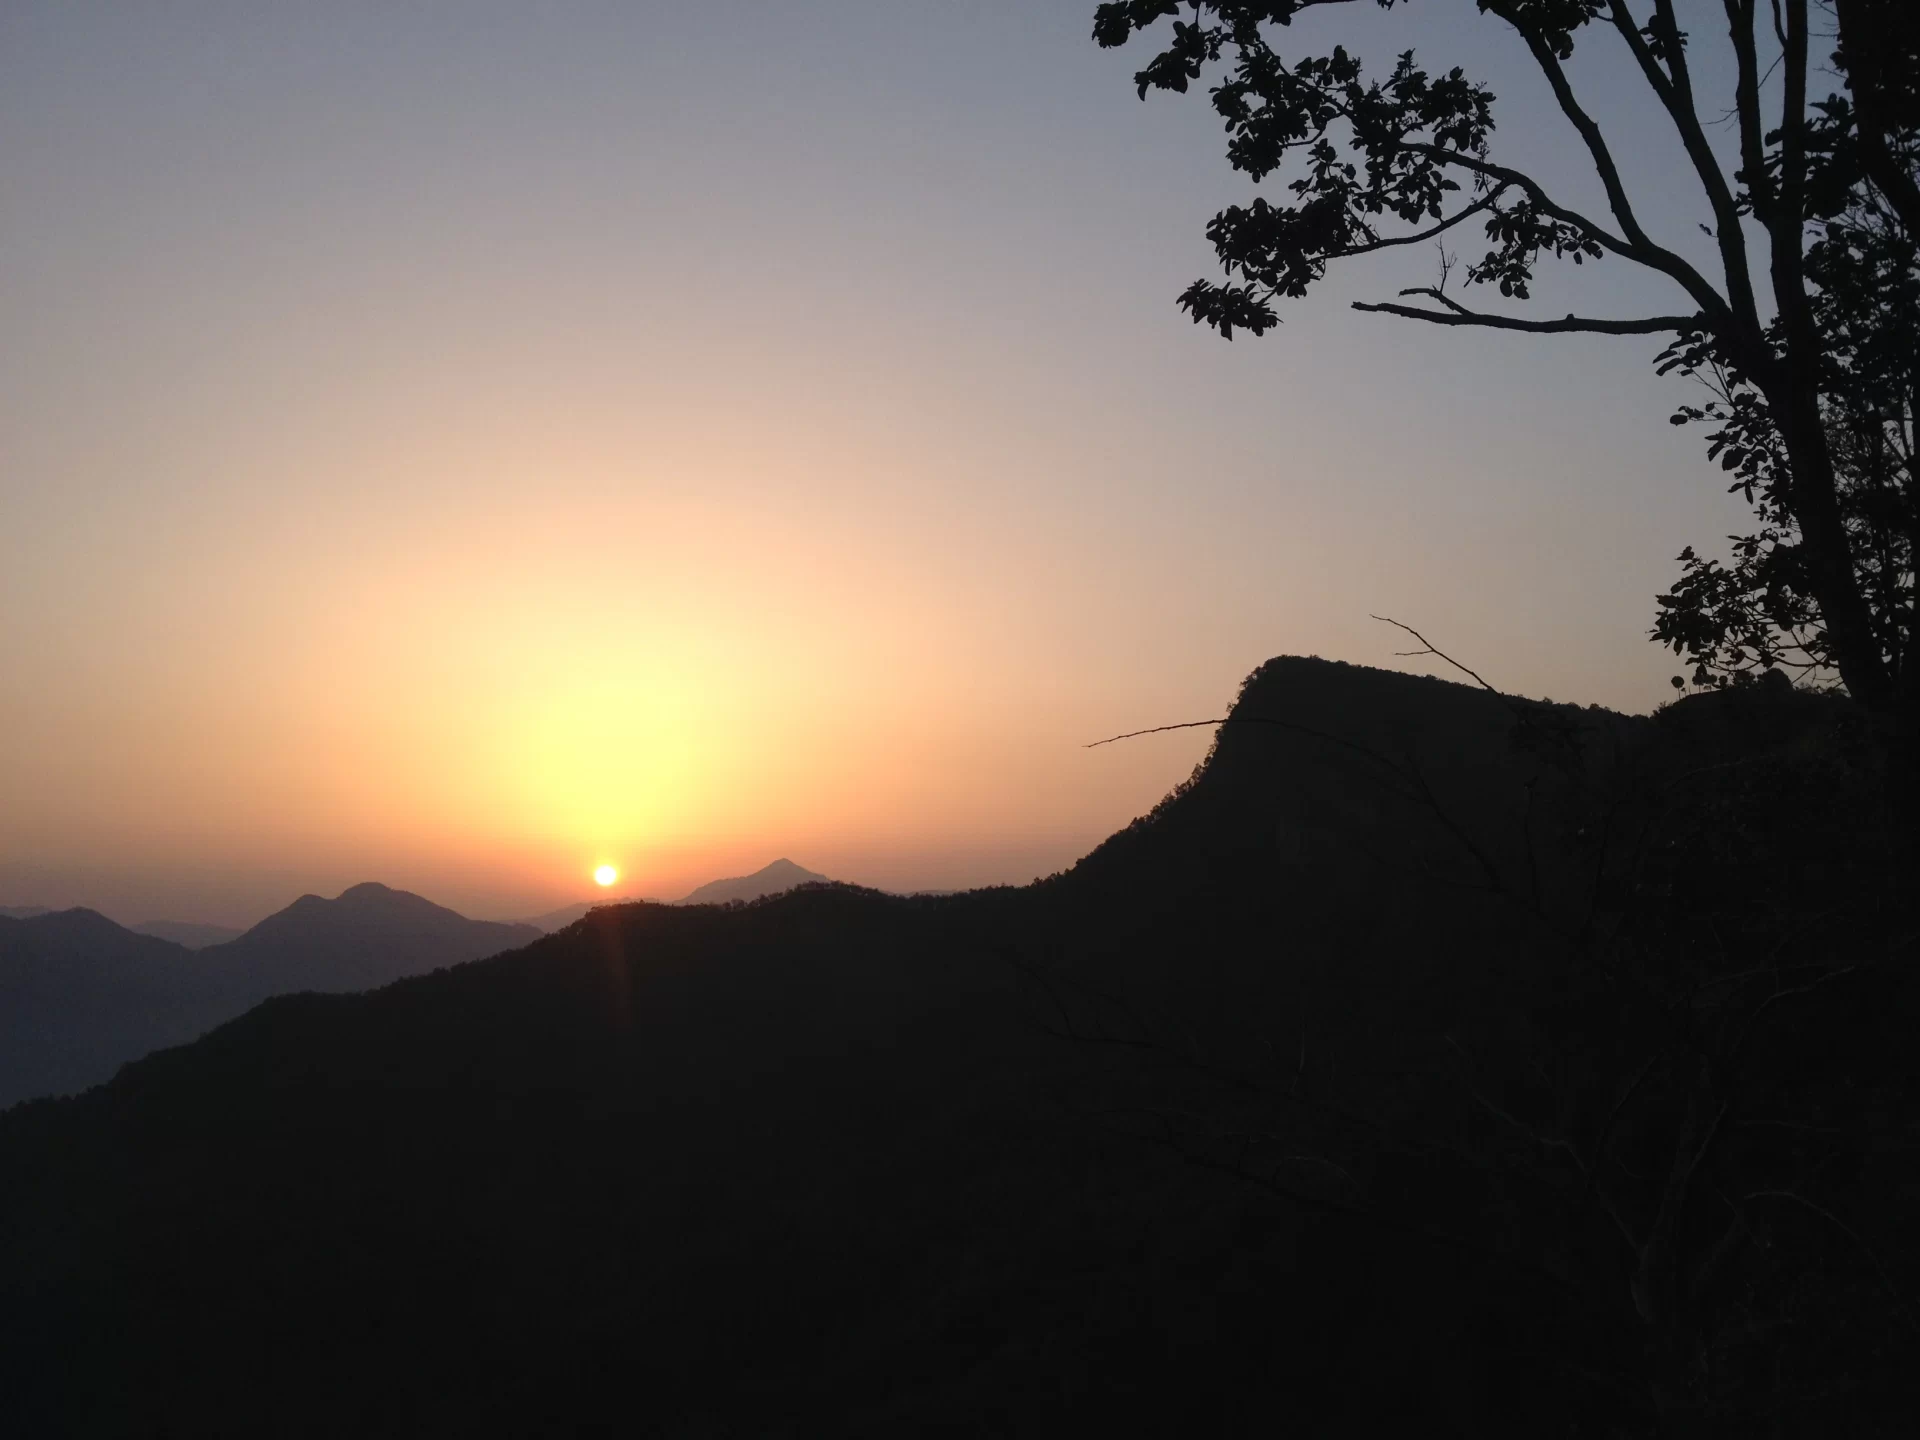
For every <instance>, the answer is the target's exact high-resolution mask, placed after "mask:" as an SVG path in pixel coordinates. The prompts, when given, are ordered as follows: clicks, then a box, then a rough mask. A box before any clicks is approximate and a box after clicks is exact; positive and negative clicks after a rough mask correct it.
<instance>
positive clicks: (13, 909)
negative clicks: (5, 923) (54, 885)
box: [0, 905, 47, 920]
mask: <svg viewBox="0 0 1920 1440" xmlns="http://www.w3.org/2000/svg"><path fill="white" fill-rule="evenodd" d="M46 913H47V907H46V906H44V905H0V920H31V919H32V918H33V917H34V916H36V915H45V914H46Z"/></svg>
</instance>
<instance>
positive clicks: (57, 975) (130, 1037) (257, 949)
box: [0, 884, 539, 1106]
mask: <svg viewBox="0 0 1920 1440" xmlns="http://www.w3.org/2000/svg"><path fill="white" fill-rule="evenodd" d="M149 928H155V927H149ZM168 928H172V929H176V930H185V931H187V932H189V933H198V932H200V931H203V930H209V929H213V928H215V927H195V926H171V927H168ZM228 933H229V934H230V935H231V933H232V932H228ZM538 938H539V932H538V931H537V930H534V929H533V928H531V927H530V926H525V925H500V924H495V923H492V922H490V921H484V920H469V919H467V918H466V917H465V916H464V915H459V914H456V913H455V912H453V911H452V910H448V909H446V908H444V907H442V906H439V905H435V904H433V903H432V902H431V901H428V900H423V899H421V897H420V896H418V895H412V894H409V893H407V892H406V891H404V890H390V889H388V888H387V887H386V886H384V885H374V884H366V885H356V886H354V887H353V888H352V889H350V890H347V891H345V892H344V893H343V894H341V895H340V896H339V897H338V898H337V899H334V900H323V899H321V898H320V897H319V896H317V895H303V896H302V897H301V898H300V899H298V900H296V901H294V902H293V904H291V905H289V906H288V907H287V908H286V909H284V910H282V911H280V912H278V913H277V914H274V915H270V916H268V917H267V918H266V919H265V920H262V921H261V922H260V923H259V924H258V925H256V926H254V927H253V928H252V929H251V930H249V931H247V932H246V933H245V934H243V935H239V936H238V937H237V938H231V939H229V940H227V941H226V942H224V943H220V944H209V945H206V946H205V947H203V948H198V949H190V948H187V947H186V946H183V945H181V944H178V943H175V941H173V940H172V939H167V938H161V937H158V936H154V935H150V934H140V933H138V932H135V931H132V930H128V929H126V928H124V927H122V926H120V925H116V924H115V923H114V922H113V921H111V920H109V919H107V917H106V916H104V915H100V914H97V913H96V912H94V911H92V910H65V911H60V912H58V913H54V914H42V915H38V916H34V917H32V918H29V919H25V920H13V919H0V1106H5V1105H10V1104H12V1103H14V1102H15V1101H18V1100H23V1099H27V1098H29V1097H32V1096H36V1095H57V1094H63V1093H67V1092H71V1091H74V1090H80V1089H84V1088H86V1087H87V1086H89V1085H97V1084H100V1083H101V1082H102V1081H105V1080H107V1079H109V1078H111V1077H112V1075H113V1072H114V1071H115V1070H116V1069H117V1068H119V1067H120V1066H121V1065H123V1064H125V1063H126V1062H127V1061H129V1060H136V1059H138V1058H139V1057H140V1056H142V1055H145V1054H148V1053H149V1052H151V1051H153V1050H157V1049H162V1048H164V1047H166V1046H169V1045H179V1044H183V1043H185V1042H186V1041H189V1040H192V1039H194V1038H195V1037H197V1036H199V1035H202V1034H204V1033H206V1031H207V1030H209V1029H211V1028H212V1027H213V1026H215V1025H218V1024H220V1023H221V1022H223V1021H226V1020H230V1019H232V1018H233V1017H234V1016H236V1015H240V1014H242V1013H244V1012H245V1011H246V1010H247V1009H248V1008H250V1007H251V1006H253V1005H256V1004H258V1003H259V1002H260V1001H261V1000H264V999H266V998H267V997H269V996H272V995H284V994H288V993H291V992H294V991H301V990H317V991H343V990H365V989H372V988H374V987H377V986H380V985H385V984H387V983H389V982H390V981H393V980H397V979H400V978H401V977H403V976H407V975H418V974H423V973H425V972H427V971H429V970H435V969H438V968H440V967H442V966H446V965H458V964H461V963H462V962H464V961H468V960H477V959H479V958H481V957H482V956H486V955H493V954H497V953H499V952H500V951H502V950H511V949H514V948H515V947H517V946H520V945H524V944H526V943H527V942H528V941H530V940H536V939H538Z"/></svg>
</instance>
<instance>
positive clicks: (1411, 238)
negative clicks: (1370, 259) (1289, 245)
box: [1327, 184, 1507, 260]
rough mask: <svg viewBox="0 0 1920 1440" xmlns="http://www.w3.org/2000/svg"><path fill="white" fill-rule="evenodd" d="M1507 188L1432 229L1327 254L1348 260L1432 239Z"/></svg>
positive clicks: (1484, 196)
mask: <svg viewBox="0 0 1920 1440" xmlns="http://www.w3.org/2000/svg"><path fill="white" fill-rule="evenodd" d="M1506 190H1507V186H1506V185H1504V184H1501V185H1496V186H1495V187H1494V188H1493V189H1492V190H1490V191H1488V192H1487V193H1486V194H1485V195H1483V196H1481V197H1480V198H1479V199H1478V200H1476V201H1474V202H1473V204H1471V205H1469V206H1468V207H1467V208H1466V209H1464V210H1462V211H1461V212H1460V213H1459V214H1458V215H1455V216H1453V217H1452V218H1451V219H1447V220H1442V221H1441V222H1440V223H1439V224H1438V225H1435V226H1433V227H1432V228H1431V229H1428V230H1422V231H1420V232H1419V233H1418V234H1414V235H1396V236H1394V237H1393V238H1391V239H1388V240H1373V241H1369V242H1368V243H1367V244H1365V245H1355V246H1353V247H1351V248H1350V249H1346V250H1341V251H1338V252H1337V253H1334V254H1330V255H1328V256H1327V259H1329V260H1347V259H1351V258H1352V257H1353V256H1355V255H1371V254H1372V253H1373V252H1374V251H1376V250H1388V249H1391V248H1393V247H1394V246H1396V245H1418V244H1419V243H1420V242H1421V241H1422V240H1431V239H1433V238H1434V237H1435V236H1436V235H1444V234H1445V233H1446V232H1447V231H1449V230H1451V229H1452V228H1453V227H1454V226H1456V225H1458V224H1459V223H1460V222H1461V221H1462V220H1465V219H1466V218H1467V217H1468V216H1469V215H1477V214H1478V213H1479V212H1480V211H1482V210H1485V209H1487V208H1488V207H1489V206H1491V205H1492V204H1493V203H1494V201H1496V200H1498V199H1499V198H1500V197H1501V196H1502V195H1503V194H1505V193H1506Z"/></svg>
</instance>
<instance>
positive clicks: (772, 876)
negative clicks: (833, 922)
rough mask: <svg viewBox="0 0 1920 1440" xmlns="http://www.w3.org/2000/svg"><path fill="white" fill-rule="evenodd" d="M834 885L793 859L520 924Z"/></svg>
mask: <svg viewBox="0 0 1920 1440" xmlns="http://www.w3.org/2000/svg"><path fill="white" fill-rule="evenodd" d="M832 883H833V882H832V881H831V880H830V879H829V878H828V877H827V876H825V875H821V874H818V873H816V872H814V871H812V870H806V869H803V868H801V867H800V866H798V865H796V864H794V863H793V861H791V860H776V861H774V862H773V863H772V864H771V865H769V866H767V867H766V868H765V869H764V870H756V871H755V872H754V873H753V874H751V875H735V876H731V877H729V878H727V879H724V880H710V881H708V882H707V883H706V884H705V885H702V886H701V887H700V888H699V889H698V890H695V891H694V892H693V893H692V894H691V895H688V896H686V897H685V898H683V899H680V900H656V899H653V898H651V897H645V896H637V895H623V896H621V897H619V898H618V899H614V898H611V897H609V898H607V899H604V900H582V901H579V902H578V903H577V904H573V905H563V906H561V907H560V908H559V909H558V910H549V911H548V912H547V913H546V914H544V915H533V916H530V917H528V918H527V919H525V920H522V921H520V922H519V923H520V924H522V925H531V926H532V927H533V928H534V929H536V930H538V931H540V932H541V933H542V934H543V935H551V934H552V933H553V932H554V931H556V930H564V929H566V928H567V926H569V925H571V924H573V923H574V921H576V920H578V919H580V918H581V916H583V915H585V914H586V913H587V912H588V911H589V910H600V909H604V908H605V907H607V906H609V905H631V904H633V903H635V902H636V901H640V902H642V903H645V904H649V905H724V904H726V903H727V902H728V901H730V900H758V899H760V898H761V897H762V896H765V895H779V894H781V893H783V892H784V891H787V890H791V889H793V888H794V886H796V885H808V884H829V885H830V884H832ZM928 893H934V892H928ZM942 893H944V892H942Z"/></svg>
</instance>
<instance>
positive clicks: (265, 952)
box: [201, 882, 540, 999]
mask: <svg viewBox="0 0 1920 1440" xmlns="http://www.w3.org/2000/svg"><path fill="white" fill-rule="evenodd" d="M539 938H540V932H539V931H538V930H535V929H534V928H533V927H532V926H530V925H510V924H503V923H500V922H498V921H493V920H469V919H467V917H466V916H464V915H461V914H458V913H456V912H455V911H452V910H449V909H447V908H446V907H445V906H442V905H436V904H434V903H433V902H432V901H431V900H425V899H422V898H421V897H420V896H418V895H415V894H412V893H411V892H409V891H406V890H392V889H389V888H388V887H387V886H385V885H378V884H374V883H372V882H367V883H365V884H360V885H355V886H353V887H351V888H350V889H347V890H343V891H342V892H341V893H340V894H339V895H338V896H337V897H336V898H334V899H332V900H325V899H322V898H321V897H320V896H318V895H302V896H301V897H300V898H299V899H298V900H296V901H294V902H293V903H292V904H291V905H289V906H287V908H286V909H284V910H281V911H278V912H277V913H275V914H272V915H269V916H268V917H267V918H266V919H264V920H262V921H261V922H260V923H259V924H258V925H255V926H254V927H253V928H252V929H251V930H249V931H247V932H246V933H245V934H244V935H242V936H240V937H239V938H238V939H235V940H230V941H227V942H226V943H225V944H221V945H213V946H209V947H208V948H207V949H206V950H204V951H202V952H201V953H202V955H203V957H204V958H205V960H206V961H207V962H208V964H209V965H210V966H212V967H213V969H214V970H215V972H216V973H217V974H219V975H221V976H222V977H224V978H226V979H227V980H229V981H230V983H231V984H232V985H233V986H234V989H235V992H236V993H241V994H251V995H252V996H253V997H254V998H255V999H264V998H266V997H267V996H268V995H284V994H288V993H290V992H294V991H300V990H317V991H322V992H339V991H345V990H368V989H372V988H374V987H376V986H380V985H386V984H388V983H390V982H392V981H394V980H398V979H401V978H402V977H404V976H407V975H419V974H422V973H424V972H426V971H429V970H435V969H438V968H440V967H441V966H445V965H458V964H461V963H462V962H464V961H467V960H477V959H479V958H480V957H482V956H484V955H494V954H498V953H499V952H500V951H502V950H512V949H515V948H517V947H519V946H522V945H525V944H527V943H528V942H529V941H531V940H537V939H539Z"/></svg>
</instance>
